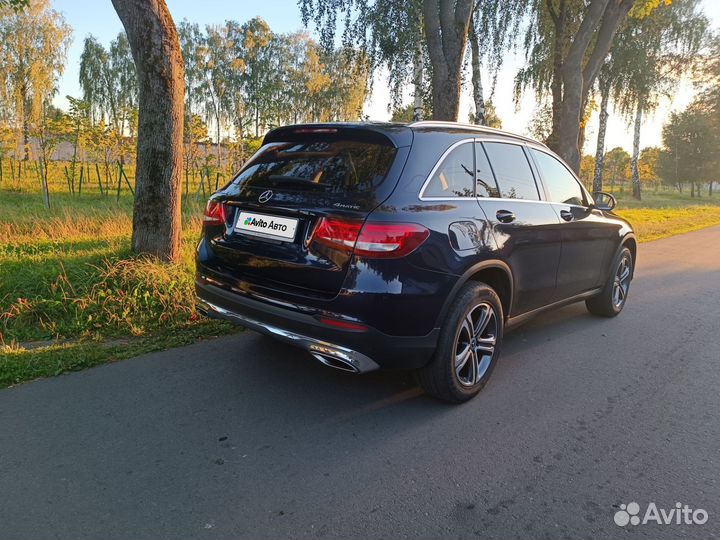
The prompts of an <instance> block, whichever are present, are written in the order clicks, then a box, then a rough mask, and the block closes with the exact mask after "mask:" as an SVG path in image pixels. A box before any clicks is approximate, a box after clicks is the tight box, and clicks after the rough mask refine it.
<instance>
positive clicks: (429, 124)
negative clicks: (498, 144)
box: [408, 120, 545, 146]
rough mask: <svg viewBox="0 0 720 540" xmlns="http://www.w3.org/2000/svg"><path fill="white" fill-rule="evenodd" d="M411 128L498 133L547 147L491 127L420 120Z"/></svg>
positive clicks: (413, 123)
mask: <svg viewBox="0 0 720 540" xmlns="http://www.w3.org/2000/svg"><path fill="white" fill-rule="evenodd" d="M408 126H409V127H433V126H438V127H442V126H446V127H452V126H454V127H459V128H463V129H468V130H472V131H480V132H483V133H497V134H500V135H508V136H509V137H515V138H517V139H522V140H523V141H527V142H531V143H535V144H539V145H541V146H545V145H544V144H543V143H541V142H539V141H536V140H535V139H531V138H530V137H525V136H524V135H518V134H516V133H511V132H509V131H505V130H502V129H497V128H493V127H489V126H481V125H478V124H466V123H463V122H448V121H446V120H420V121H418V122H412V123H411V124H408Z"/></svg>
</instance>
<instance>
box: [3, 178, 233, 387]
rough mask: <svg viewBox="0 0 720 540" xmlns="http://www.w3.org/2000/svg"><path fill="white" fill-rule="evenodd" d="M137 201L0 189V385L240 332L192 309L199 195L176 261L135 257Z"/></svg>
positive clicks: (187, 213)
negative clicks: (45, 200) (46, 203)
mask: <svg viewBox="0 0 720 540" xmlns="http://www.w3.org/2000/svg"><path fill="white" fill-rule="evenodd" d="M131 208H132V200H131V198H130V197H129V196H125V197H121V200H120V202H119V204H118V203H116V202H115V198H114V197H101V196H100V195H97V194H95V195H83V196H82V197H80V198H78V197H74V198H73V197H70V196H69V195H67V194H64V193H54V194H53V205H52V207H51V209H50V210H46V209H45V208H44V207H43V204H42V199H41V198H40V196H39V195H38V194H28V193H20V192H7V191H0V387H2V386H7V385H9V384H14V383H17V382H20V381H23V380H28V379H32V378H35V377H38V376H47V375H54V374H57V373H61V372H64V371H68V370H74V369H81V368H84V367H88V366H91V365H96V364H100V363H104V362H108V361H112V360H117V359H119V358H126V357H128V356H133V355H135V354H140V353H141V352H146V351H149V350H158V349H164V348H167V347H170V346H176V345H181V344H186V343H190V342H193V341H196V340H198V339H203V338H206V337H211V336H217V335H221V334H225V333H228V332H231V331H234V327H232V326H231V325H228V324H226V323H221V322H215V321H207V320H205V319H204V318H202V317H200V316H199V315H198V314H197V313H196V311H195V301H194V290H193V249H194V244H195V242H196V240H197V238H198V234H199V228H200V219H199V217H200V214H201V211H202V205H201V203H198V202H195V200H194V198H193V197H190V198H188V200H186V201H185V204H184V208H185V210H184V214H183V225H184V241H183V259H182V261H181V263H180V264H177V265H168V264H163V263H160V262H158V261H156V260H153V259H149V258H142V257H133V256H131V254H130V245H129V244H130V231H131V226H132V223H131V219H130V215H131ZM46 341H48V342H50V343H49V344H48V346H43V347H39V348H32V349H26V348H25V347H26V346H33V347H34V346H35V345H37V342H46ZM103 343H109V345H108V346H103V345H101V344H103Z"/></svg>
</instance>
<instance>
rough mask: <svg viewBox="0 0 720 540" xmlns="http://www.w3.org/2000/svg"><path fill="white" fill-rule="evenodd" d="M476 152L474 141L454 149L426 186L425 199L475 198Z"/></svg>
mask: <svg viewBox="0 0 720 540" xmlns="http://www.w3.org/2000/svg"><path fill="white" fill-rule="evenodd" d="M474 170H475V152H474V151H473V143H472V141H470V142H467V143H463V144H461V145H460V146H457V147H456V148H454V149H453V150H452V151H451V152H450V153H449V154H448V155H447V156H445V159H443V160H442V162H441V163H440V166H439V167H438V168H437V170H436V171H435V173H434V174H433V176H432V178H431V179H430V182H428V184H427V186H425V191H424V192H423V196H425V197H473V196H474V194H475V186H474V181H475V174H474V172H473V171H474Z"/></svg>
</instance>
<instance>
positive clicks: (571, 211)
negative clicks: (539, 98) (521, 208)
mask: <svg viewBox="0 0 720 540" xmlns="http://www.w3.org/2000/svg"><path fill="white" fill-rule="evenodd" d="M530 154H531V156H532V157H533V159H534V160H535V163H536V164H537V167H538V169H539V171H540V175H541V177H542V180H543V184H544V185H545V188H546V190H547V192H548V193H547V197H548V199H549V200H550V201H551V202H552V206H553V209H554V210H555V212H556V213H557V215H558V217H559V218H560V225H561V227H560V230H561V231H562V255H561V257H560V266H559V268H558V275H557V289H556V291H555V295H554V300H563V299H565V298H569V297H571V296H574V295H576V294H580V293H582V292H584V291H587V290H589V289H592V288H594V287H597V286H598V285H599V284H600V280H601V279H602V278H601V276H602V270H603V268H605V266H606V262H605V261H606V260H607V258H608V256H609V252H610V250H611V249H612V244H613V241H614V239H615V238H617V226H616V225H614V224H610V223H607V220H605V219H604V218H603V217H602V215H600V216H598V215H597V214H596V212H597V211H593V210H592V209H591V208H590V207H589V202H590V201H589V199H588V196H587V194H586V193H585V191H584V190H583V188H582V187H581V185H580V182H579V181H578V180H577V178H575V175H574V174H573V173H571V172H570V170H569V169H568V168H567V167H566V166H565V165H564V164H563V163H562V162H561V161H560V160H558V159H557V158H556V157H555V156H552V155H551V154H549V153H547V152H544V151H543V150H540V149H538V148H531V149H530Z"/></svg>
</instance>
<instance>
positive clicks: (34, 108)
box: [0, 0, 72, 160]
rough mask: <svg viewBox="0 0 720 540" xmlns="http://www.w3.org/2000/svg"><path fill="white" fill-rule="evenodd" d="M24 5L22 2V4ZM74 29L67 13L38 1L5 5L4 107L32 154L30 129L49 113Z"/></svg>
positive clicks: (1, 25)
mask: <svg viewBox="0 0 720 540" xmlns="http://www.w3.org/2000/svg"><path fill="white" fill-rule="evenodd" d="M16 5H17V7H22V2H19V3H16ZM71 34H72V30H71V28H70V27H69V26H68V25H67V23H66V22H65V19H64V18H63V16H62V15H61V14H60V13H58V12H57V11H54V10H52V9H50V3H49V1H48V0H37V1H34V2H32V4H31V5H29V6H27V7H25V9H16V10H14V9H12V8H9V7H1V6H0V108H6V109H7V110H8V111H11V112H12V116H13V118H14V119H15V122H16V124H17V125H19V127H20V128H21V130H22V138H23V146H24V157H25V159H26V160H27V159H29V158H30V128H31V124H32V123H33V122H34V121H38V120H39V119H40V118H41V117H42V115H43V107H44V106H45V104H46V103H47V101H48V100H49V98H50V97H51V96H52V94H53V93H54V92H55V89H56V85H57V79H58V77H59V76H60V75H61V74H62V72H63V70H64V68H65V57H66V53H67V48H68V46H69V44H70V40H71Z"/></svg>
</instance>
